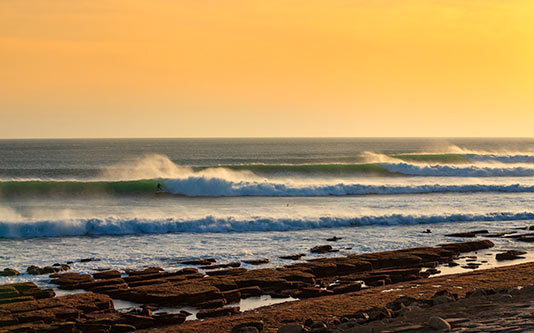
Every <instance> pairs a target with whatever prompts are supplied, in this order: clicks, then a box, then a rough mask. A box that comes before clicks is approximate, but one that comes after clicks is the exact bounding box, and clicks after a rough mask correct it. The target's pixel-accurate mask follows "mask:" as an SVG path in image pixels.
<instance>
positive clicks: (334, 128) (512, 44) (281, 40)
mask: <svg viewBox="0 0 534 333" xmlns="http://www.w3.org/2000/svg"><path fill="white" fill-rule="evenodd" d="M533 22H534V2H533V1H531V0H511V1H497V0H473V1H460V0H448V1H445V0H439V1H428V0H412V1H399V0H377V1H363V0H354V1H349V0H329V1H318V0H308V1H301V0H288V1H278V0H256V1H237V0H224V1H212V0H197V1H193V0H178V1H171V0H151V1H148V0H128V1H119V0H113V1H82V0H80V1H71V0H52V1H41V0H26V1H16V0H0V137H4V138H11V137H13V138H14V137H219V136H223V137H233V136H532V135H533V133H534V132H533V130H532V128H533V125H534V24H533Z"/></svg>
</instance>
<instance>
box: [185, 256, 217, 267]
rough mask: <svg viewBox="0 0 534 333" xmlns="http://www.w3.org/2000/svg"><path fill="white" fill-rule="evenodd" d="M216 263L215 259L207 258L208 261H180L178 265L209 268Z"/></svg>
mask: <svg viewBox="0 0 534 333" xmlns="http://www.w3.org/2000/svg"><path fill="white" fill-rule="evenodd" d="M214 262H216V260H215V259H213V258H206V259H195V260H185V261H180V262H178V263H179V264H181V265H193V266H208V265H211V264H212V263H214Z"/></svg>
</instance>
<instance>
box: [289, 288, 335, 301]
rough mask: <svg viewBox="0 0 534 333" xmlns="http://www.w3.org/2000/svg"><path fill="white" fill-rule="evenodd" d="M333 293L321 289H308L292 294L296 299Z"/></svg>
mask: <svg viewBox="0 0 534 333" xmlns="http://www.w3.org/2000/svg"><path fill="white" fill-rule="evenodd" d="M332 293H333V292H332V291H331V290H325V289H321V288H315V287H308V288H302V289H300V290H297V291H296V292H295V293H294V296H295V297H296V298H311V297H321V296H326V295H331V294H332Z"/></svg>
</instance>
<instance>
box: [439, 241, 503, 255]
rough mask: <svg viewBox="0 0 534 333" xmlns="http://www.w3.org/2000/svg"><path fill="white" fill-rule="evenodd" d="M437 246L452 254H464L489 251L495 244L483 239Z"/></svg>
mask: <svg viewBox="0 0 534 333" xmlns="http://www.w3.org/2000/svg"><path fill="white" fill-rule="evenodd" d="M439 246H440V247H441V248H443V249H446V250H449V251H452V252H454V253H465V252H473V251H477V250H483V249H489V248H491V247H493V246H495V244H493V242H491V241H490V240H487V239H485V240H481V241H473V242H459V243H448V244H441V245H439Z"/></svg>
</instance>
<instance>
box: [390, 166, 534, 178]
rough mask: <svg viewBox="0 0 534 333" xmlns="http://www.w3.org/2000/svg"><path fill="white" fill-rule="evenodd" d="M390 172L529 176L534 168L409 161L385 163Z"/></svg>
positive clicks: (465, 175) (405, 173)
mask: <svg viewBox="0 0 534 333" xmlns="http://www.w3.org/2000/svg"><path fill="white" fill-rule="evenodd" d="M381 165H382V166H383V167H384V168H385V169H387V170H388V171H390V172H395V173H400V174H403V175H410V176H432V177H529V176H534V168H532V167H527V166H518V167H490V166H476V165H470V166H454V165H439V164H436V165H416V164H409V163H383V164H381Z"/></svg>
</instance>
